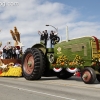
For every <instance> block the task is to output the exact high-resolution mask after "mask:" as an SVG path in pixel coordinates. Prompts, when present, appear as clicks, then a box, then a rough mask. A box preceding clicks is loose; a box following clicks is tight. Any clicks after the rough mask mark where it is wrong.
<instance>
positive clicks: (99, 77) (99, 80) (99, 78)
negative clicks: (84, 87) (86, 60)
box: [96, 74, 100, 82]
mask: <svg viewBox="0 0 100 100" xmlns="http://www.w3.org/2000/svg"><path fill="white" fill-rule="evenodd" d="M96 77H97V80H98V82H100V74H97V75H96Z"/></svg>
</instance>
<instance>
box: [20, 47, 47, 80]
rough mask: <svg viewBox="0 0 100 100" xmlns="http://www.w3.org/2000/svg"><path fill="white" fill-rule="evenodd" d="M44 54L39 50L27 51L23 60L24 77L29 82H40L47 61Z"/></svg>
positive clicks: (30, 49)
mask: <svg viewBox="0 0 100 100" xmlns="http://www.w3.org/2000/svg"><path fill="white" fill-rule="evenodd" d="M44 59H45V58H44V54H43V52H42V51H41V50H39V49H37V48H28V49H26V51H25V53H24V55H23V59H22V70H23V76H24V77H25V78H26V79H27V80H38V79H40V78H41V76H42V74H43V72H44V67H45V60H44Z"/></svg>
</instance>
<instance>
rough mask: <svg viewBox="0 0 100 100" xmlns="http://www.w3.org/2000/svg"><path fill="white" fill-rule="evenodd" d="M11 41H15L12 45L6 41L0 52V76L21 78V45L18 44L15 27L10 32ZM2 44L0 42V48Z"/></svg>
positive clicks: (18, 35) (18, 36) (17, 34)
mask: <svg viewBox="0 0 100 100" xmlns="http://www.w3.org/2000/svg"><path fill="white" fill-rule="evenodd" d="M10 33H11V35H12V38H13V40H14V41H15V43H14V45H11V42H10V41H8V42H7V45H5V46H4V47H3V48H2V50H1V51H0V76H17V77H20V76H22V66H21V57H22V46H23V45H22V43H21V42H20V34H19V32H18V30H17V28H16V27H14V31H13V30H10ZM1 46H2V42H0V47H1Z"/></svg>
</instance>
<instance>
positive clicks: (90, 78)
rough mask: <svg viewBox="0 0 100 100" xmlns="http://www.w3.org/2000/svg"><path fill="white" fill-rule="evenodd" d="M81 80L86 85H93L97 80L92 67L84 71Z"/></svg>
mask: <svg viewBox="0 0 100 100" xmlns="http://www.w3.org/2000/svg"><path fill="white" fill-rule="evenodd" d="M81 78H82V80H83V82H84V83H86V84H93V83H94V82H95V80H96V74H95V71H94V69H92V68H91V67H86V68H85V69H83V71H82V73H81Z"/></svg>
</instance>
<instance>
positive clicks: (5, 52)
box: [3, 46, 7, 59]
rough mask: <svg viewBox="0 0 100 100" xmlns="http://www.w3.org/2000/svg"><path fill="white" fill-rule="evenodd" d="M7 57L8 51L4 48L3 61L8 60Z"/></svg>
mask: <svg viewBox="0 0 100 100" xmlns="http://www.w3.org/2000/svg"><path fill="white" fill-rule="evenodd" d="M6 57H7V50H6V46H5V47H4V48H3V59H6Z"/></svg>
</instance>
